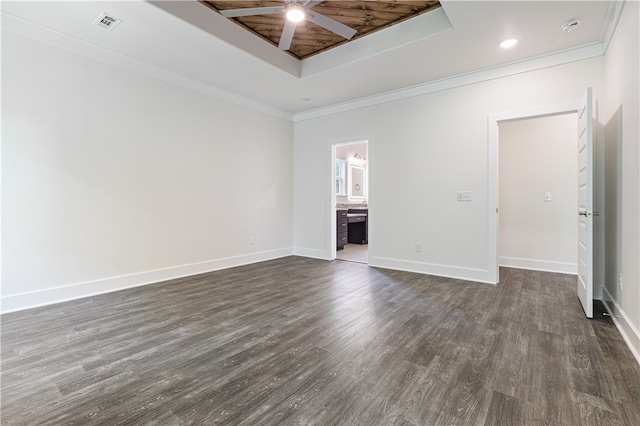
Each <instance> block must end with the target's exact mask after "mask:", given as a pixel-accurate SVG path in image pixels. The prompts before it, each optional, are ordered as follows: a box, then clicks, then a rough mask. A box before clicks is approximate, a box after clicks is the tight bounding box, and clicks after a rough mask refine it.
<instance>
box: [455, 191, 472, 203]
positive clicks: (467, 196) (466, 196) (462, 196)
mask: <svg viewBox="0 0 640 426" xmlns="http://www.w3.org/2000/svg"><path fill="white" fill-rule="evenodd" d="M457 195H458V201H471V191H458V194H457Z"/></svg>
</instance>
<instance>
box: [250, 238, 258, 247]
mask: <svg viewBox="0 0 640 426" xmlns="http://www.w3.org/2000/svg"><path fill="white" fill-rule="evenodd" d="M249 245H250V246H255V245H256V237H249Z"/></svg>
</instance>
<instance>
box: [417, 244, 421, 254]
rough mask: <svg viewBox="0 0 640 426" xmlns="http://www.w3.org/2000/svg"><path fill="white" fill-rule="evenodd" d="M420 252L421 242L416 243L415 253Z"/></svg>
mask: <svg viewBox="0 0 640 426" xmlns="http://www.w3.org/2000/svg"><path fill="white" fill-rule="evenodd" d="M421 252H422V243H416V253H421Z"/></svg>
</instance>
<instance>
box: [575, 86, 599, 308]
mask: <svg viewBox="0 0 640 426" xmlns="http://www.w3.org/2000/svg"><path fill="white" fill-rule="evenodd" d="M593 179H594V173H593V99H592V94H591V88H588V89H587V91H586V93H585V94H584V97H583V98H582V102H580V106H579V108H578V215H579V216H578V297H579V298H580V302H581V303H582V308H583V309H584V313H585V314H586V315H587V317H588V318H593V216H594V212H593ZM595 214H596V215H597V213H595Z"/></svg>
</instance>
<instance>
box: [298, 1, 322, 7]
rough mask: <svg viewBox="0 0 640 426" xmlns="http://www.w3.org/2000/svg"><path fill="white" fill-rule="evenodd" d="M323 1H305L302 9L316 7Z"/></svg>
mask: <svg viewBox="0 0 640 426" xmlns="http://www.w3.org/2000/svg"><path fill="white" fill-rule="evenodd" d="M323 1H324V0H311V1H307V2H305V3H304V4H303V6H304V7H313V6H315V5H318V4H320V3H322V2H323Z"/></svg>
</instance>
